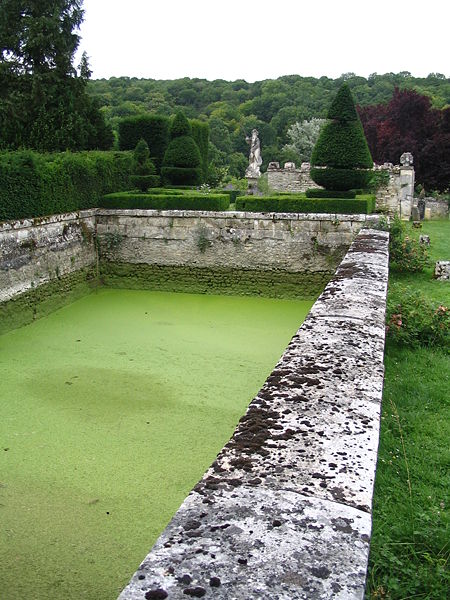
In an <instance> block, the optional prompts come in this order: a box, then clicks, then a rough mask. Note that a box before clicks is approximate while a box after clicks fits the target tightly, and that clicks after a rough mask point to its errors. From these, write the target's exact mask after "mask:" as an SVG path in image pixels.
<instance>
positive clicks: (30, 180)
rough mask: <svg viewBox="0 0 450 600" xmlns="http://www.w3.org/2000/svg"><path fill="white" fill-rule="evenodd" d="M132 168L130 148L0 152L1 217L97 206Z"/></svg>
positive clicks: (124, 183) (121, 187)
mask: <svg viewBox="0 0 450 600" xmlns="http://www.w3.org/2000/svg"><path fill="white" fill-rule="evenodd" d="M131 171H132V155H131V153H129V152H101V151H92V152H76V153H71V152H63V153H57V154H40V153H38V152H33V151H31V150H23V151H16V152H0V181H1V185H0V221H5V220H10V219H24V218H33V217H42V216H46V215H51V214H58V213H64V212H71V211H77V210H82V209H86V208H93V207H95V206H97V205H98V201H99V199H100V198H102V197H103V196H104V194H105V193H109V192H112V191H115V190H119V191H120V190H125V189H129V187H130V180H129V176H130V173H131Z"/></svg>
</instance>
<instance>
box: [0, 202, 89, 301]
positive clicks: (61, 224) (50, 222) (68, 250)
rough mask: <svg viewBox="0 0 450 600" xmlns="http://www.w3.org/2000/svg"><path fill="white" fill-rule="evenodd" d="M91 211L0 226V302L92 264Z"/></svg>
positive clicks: (9, 222)
mask: <svg viewBox="0 0 450 600" xmlns="http://www.w3.org/2000/svg"><path fill="white" fill-rule="evenodd" d="M94 234H95V211H92V210H90V211H83V212H81V213H66V214H62V215H54V216H51V217H46V218H40V219H24V220H22V221H7V222H5V223H1V224H0V302H4V301H5V300H10V299H11V298H13V297H15V296H17V295H18V294H21V293H23V292H26V291H29V290H31V289H34V288H37V287H39V286H41V285H43V284H45V283H49V282H50V281H53V280H55V279H58V278H61V277H64V276H66V275H70V274H71V273H74V272H76V271H79V270H81V269H85V268H86V267H90V266H92V265H93V264H95V262H96V251H95V245H94Z"/></svg>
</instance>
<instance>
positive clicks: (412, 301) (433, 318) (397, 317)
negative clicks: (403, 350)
mask: <svg viewBox="0 0 450 600" xmlns="http://www.w3.org/2000/svg"><path fill="white" fill-rule="evenodd" d="M386 333H387V336H388V339H389V340H391V341H392V342H394V343H396V344H400V345H404V346H406V347H410V348H413V347H418V346H436V347H438V346H441V347H443V348H446V349H447V350H448V351H450V310H449V309H448V307H446V306H444V305H443V304H439V305H437V304H436V303H435V302H432V301H431V300H429V299H428V298H427V296H425V295H424V294H423V293H421V292H420V291H418V290H417V289H414V288H413V287H407V286H403V285H392V286H391V287H390V289H389V298H388V304H387V312H386Z"/></svg>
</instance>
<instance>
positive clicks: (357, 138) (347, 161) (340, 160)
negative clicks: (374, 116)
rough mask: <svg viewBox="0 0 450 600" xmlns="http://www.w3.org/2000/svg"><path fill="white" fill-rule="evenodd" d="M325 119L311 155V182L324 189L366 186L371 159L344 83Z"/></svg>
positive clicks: (371, 163)
mask: <svg viewBox="0 0 450 600" xmlns="http://www.w3.org/2000/svg"><path fill="white" fill-rule="evenodd" d="M327 118H328V119H329V122H328V123H326V124H325V125H324V127H323V129H322V131H321V133H320V136H319V139H318V140H317V143H316V145H315V146H314V149H313V152H312V156H311V177H312V179H313V180H314V181H315V182H316V183H317V184H318V185H321V186H323V187H324V188H325V189H326V190H336V191H337V190H341V191H342V190H351V189H355V188H363V187H366V185H367V183H368V181H369V178H370V171H369V170H368V169H371V168H372V167H373V160H372V157H371V155H370V150H369V147H368V145H367V141H366V138H365V136H364V131H363V128H362V125H361V121H360V120H359V117H358V113H357V112H356V108H355V103H354V101H353V97H352V93H351V91H350V88H349V87H348V85H347V84H346V83H344V84H343V85H342V86H341V87H340V89H339V91H338V93H337V94H336V97H335V98H334V100H333V102H332V104H331V106H330V109H329V111H328V115H327Z"/></svg>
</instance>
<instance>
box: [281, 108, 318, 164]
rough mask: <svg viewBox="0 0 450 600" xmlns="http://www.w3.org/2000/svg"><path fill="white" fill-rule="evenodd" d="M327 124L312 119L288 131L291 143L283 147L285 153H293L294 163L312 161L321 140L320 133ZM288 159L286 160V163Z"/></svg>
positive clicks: (292, 126) (297, 124)
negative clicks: (314, 149)
mask: <svg viewBox="0 0 450 600" xmlns="http://www.w3.org/2000/svg"><path fill="white" fill-rule="evenodd" d="M324 124H325V119H317V118H315V117H314V118H312V119H310V120H309V121H308V120H306V119H305V120H304V121H303V122H302V123H299V122H297V123H294V124H293V125H291V127H289V129H288V130H287V136H288V138H289V139H290V143H289V144H286V145H285V146H283V150H284V151H285V152H292V153H293V158H292V160H293V162H296V163H298V164H301V163H302V162H309V161H310V160H311V153H312V151H313V148H314V146H315V145H316V143H317V140H318V139H319V135H320V131H321V129H322V127H323V126H324ZM274 160H275V159H274ZM286 160H288V159H285V161H286Z"/></svg>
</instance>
